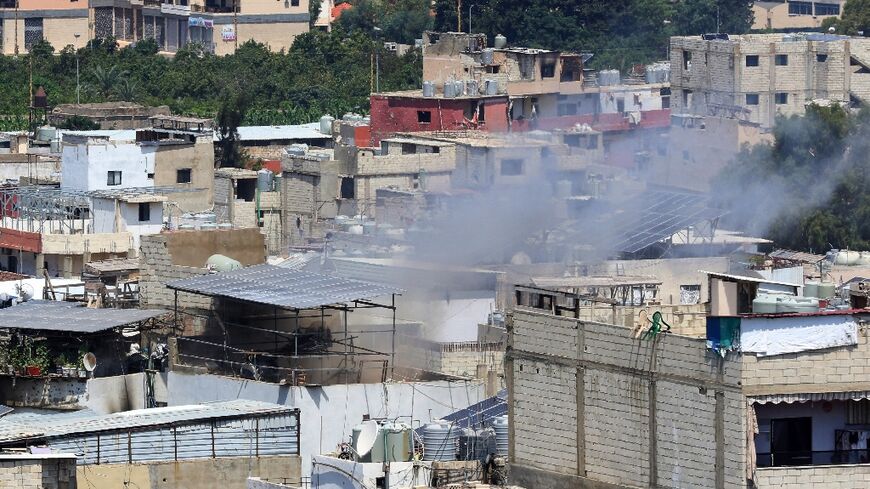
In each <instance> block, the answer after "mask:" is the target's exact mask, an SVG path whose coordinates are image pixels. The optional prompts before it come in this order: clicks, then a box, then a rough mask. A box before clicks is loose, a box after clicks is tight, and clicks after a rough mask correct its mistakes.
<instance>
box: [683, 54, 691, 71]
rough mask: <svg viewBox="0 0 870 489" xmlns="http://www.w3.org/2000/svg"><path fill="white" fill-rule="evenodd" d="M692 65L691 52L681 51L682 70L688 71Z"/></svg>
mask: <svg viewBox="0 0 870 489" xmlns="http://www.w3.org/2000/svg"><path fill="white" fill-rule="evenodd" d="M691 65H692V52H691V51H683V69H684V70H688V69H689V67H690V66H691Z"/></svg>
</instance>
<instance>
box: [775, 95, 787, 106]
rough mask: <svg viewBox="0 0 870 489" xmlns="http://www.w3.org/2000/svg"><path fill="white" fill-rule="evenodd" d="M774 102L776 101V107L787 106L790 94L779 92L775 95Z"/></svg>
mask: <svg viewBox="0 0 870 489" xmlns="http://www.w3.org/2000/svg"><path fill="white" fill-rule="evenodd" d="M774 100H775V101H776V105H785V104H787V103H788V94H787V93H785V92H777V93H776V95H774Z"/></svg>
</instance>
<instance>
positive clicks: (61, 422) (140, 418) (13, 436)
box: [0, 399, 294, 443]
mask: <svg viewBox="0 0 870 489" xmlns="http://www.w3.org/2000/svg"><path fill="white" fill-rule="evenodd" d="M292 411H294V408H291V407H288V406H283V405H280V404H272V403H268V402H260V401H250V400H245V399H236V400H232V401H222V402H214V403H205V404H193V405H188V406H176V407H162V408H151V409H137V410H133V411H124V412H120V413H114V414H107V415H98V414H94V413H93V412H91V411H87V412H86V413H85V414H84V415H81V416H79V415H69V414H68V413H64V414H63V415H60V414H59V415H51V414H42V415H32V416H19V417H16V418H12V419H9V420H7V418H0V443H12V442H16V441H23V440H27V439H34V438H39V439H43V438H57V437H63V436H69V435H75V434H92V433H97V432H105V431H118V430H129V429H134V428H146V427H156V426H164V425H170V424H185V423H194V422H199V421H203V420H213V419H222V418H240V417H247V416H254V415H268V414H281V413H289V412H292Z"/></svg>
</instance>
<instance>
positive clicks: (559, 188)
mask: <svg viewBox="0 0 870 489" xmlns="http://www.w3.org/2000/svg"><path fill="white" fill-rule="evenodd" d="M572 187H573V185H572V184H571V181H570V180H559V181H558V182H556V198H557V199H567V198H568V197H570V196H571V190H572Z"/></svg>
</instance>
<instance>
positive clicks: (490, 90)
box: [483, 79, 498, 95]
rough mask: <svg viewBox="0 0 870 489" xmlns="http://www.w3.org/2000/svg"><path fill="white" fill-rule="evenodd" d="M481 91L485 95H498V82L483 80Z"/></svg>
mask: <svg viewBox="0 0 870 489" xmlns="http://www.w3.org/2000/svg"><path fill="white" fill-rule="evenodd" d="M483 91H484V92H485V93H486V94H487V95H498V82H497V81H495V80H492V79H488V80H484V82H483Z"/></svg>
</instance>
